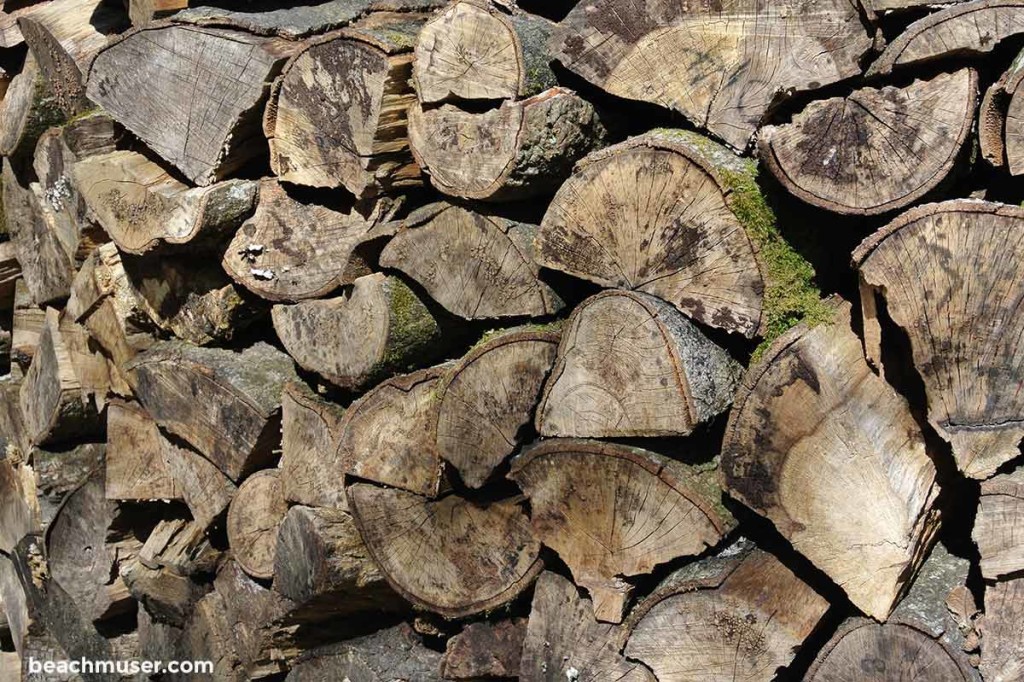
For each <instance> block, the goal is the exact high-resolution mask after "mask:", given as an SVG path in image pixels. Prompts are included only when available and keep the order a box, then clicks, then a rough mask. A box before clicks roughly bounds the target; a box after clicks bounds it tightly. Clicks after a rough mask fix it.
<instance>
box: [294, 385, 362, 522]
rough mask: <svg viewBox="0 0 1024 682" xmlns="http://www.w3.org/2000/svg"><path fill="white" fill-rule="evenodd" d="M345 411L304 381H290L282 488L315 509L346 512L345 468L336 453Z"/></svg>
mask: <svg viewBox="0 0 1024 682" xmlns="http://www.w3.org/2000/svg"><path fill="white" fill-rule="evenodd" d="M344 414H345V410H344V408H342V407H341V406H339V405H336V404H334V403H332V402H329V401H327V400H324V399H322V398H320V397H319V396H318V395H316V394H315V393H314V392H313V391H312V390H310V389H309V387H308V386H306V384H304V383H302V382H289V383H288V384H286V385H285V387H284V395H283V396H282V397H281V415H282V417H281V463H280V469H281V490H282V493H283V494H284V498H285V499H286V500H288V501H289V502H293V503H295V504H303V505H308V506H311V507H336V508H339V509H348V502H347V501H346V499H345V466H344V463H343V461H342V458H341V456H340V454H339V453H338V439H339V438H340V436H341V422H342V419H343V418H344Z"/></svg>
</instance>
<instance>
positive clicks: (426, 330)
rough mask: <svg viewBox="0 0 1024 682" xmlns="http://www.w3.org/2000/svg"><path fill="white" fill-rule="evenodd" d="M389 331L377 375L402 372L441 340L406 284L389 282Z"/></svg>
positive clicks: (427, 311)
mask: <svg viewBox="0 0 1024 682" xmlns="http://www.w3.org/2000/svg"><path fill="white" fill-rule="evenodd" d="M388 290H389V293H390V296H391V328H390V332H389V334H388V342H387V347H386V349H385V354H384V358H383V360H381V362H380V363H378V367H376V368H374V371H373V372H372V373H373V374H377V373H378V372H386V371H393V370H397V369H401V368H403V367H404V366H406V365H408V364H409V361H410V360H412V359H414V358H415V357H416V355H417V354H420V353H422V352H423V351H424V350H425V349H426V348H428V347H429V346H430V345H432V344H434V343H435V342H437V340H438V339H440V337H441V329H440V327H438V326H437V321H436V320H435V319H434V316H433V315H431V314H430V311H429V310H427V307H426V306H425V305H423V302H422V301H421V300H420V299H419V297H417V296H416V294H415V293H414V292H413V290H412V289H410V288H409V287H408V286H407V285H406V284H405V282H402V281H401V280H400V279H397V278H391V279H390V281H389V286H388Z"/></svg>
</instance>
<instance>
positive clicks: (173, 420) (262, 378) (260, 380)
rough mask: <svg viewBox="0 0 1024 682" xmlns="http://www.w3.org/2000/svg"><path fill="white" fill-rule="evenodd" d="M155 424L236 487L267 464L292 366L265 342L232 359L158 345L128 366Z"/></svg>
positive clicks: (227, 354)
mask: <svg viewBox="0 0 1024 682" xmlns="http://www.w3.org/2000/svg"><path fill="white" fill-rule="evenodd" d="M127 369H128V371H129V372H130V373H132V374H133V375H134V380H135V385H136V387H137V388H136V394H137V396H138V398H139V402H140V403H142V406H143V407H144V408H146V411H147V412H149V414H150V415H152V417H153V419H155V420H156V422H157V423H158V424H159V425H160V426H162V427H163V428H165V429H167V430H168V431H170V432H171V433H172V434H174V435H176V436H178V437H179V438H182V439H184V440H185V441H186V442H188V443H189V444H190V445H192V446H193V447H194V448H196V449H197V450H198V451H199V452H201V453H202V454H203V455H204V456H205V457H207V458H208V459H209V460H210V461H211V462H213V463H214V464H215V465H217V467H218V468H219V469H220V470H221V471H223V472H224V473H225V474H226V475H227V476H228V478H230V479H231V480H233V481H237V480H238V479H240V478H241V477H243V476H244V475H246V474H247V473H250V472H252V471H254V470H255V469H258V468H259V467H260V466H261V465H263V464H265V463H266V462H268V461H269V460H270V459H271V458H272V455H273V449H274V448H275V447H276V446H277V440H278V438H279V436H280V428H281V421H280V417H281V390H282V388H284V385H285V383H287V382H288V381H294V380H296V379H297V377H296V376H295V369H294V366H293V365H292V362H291V359H290V358H289V357H288V356H287V355H285V354H284V353H282V352H280V351H278V350H276V349H275V348H273V347H271V346H268V345H267V344H265V343H257V344H256V345H254V346H252V347H250V348H248V349H246V350H245V351H243V352H240V353H236V352H233V351H230V350H225V349H221V348H200V347H197V346H193V345H191V344H187V343H182V342H179V341H165V342H161V343H158V344H157V345H155V346H154V347H153V348H151V349H150V350H148V351H146V352H145V353H142V354H140V355H138V356H137V357H136V358H135V359H134V360H132V361H131V362H130V363H128V365H127Z"/></svg>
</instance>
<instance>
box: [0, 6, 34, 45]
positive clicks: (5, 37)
mask: <svg viewBox="0 0 1024 682" xmlns="http://www.w3.org/2000/svg"><path fill="white" fill-rule="evenodd" d="M38 4H39V0H28V2H8V3H5V4H3V5H0V47H2V48H4V49H10V48H12V47H18V46H19V45H23V44H24V43H25V36H24V35H22V33H21V28H20V27H19V26H18V20H19V19H21V17H23V16H25V15H26V14H28V13H30V12H32V11H33V10H34V9H35V6H36V5H38Z"/></svg>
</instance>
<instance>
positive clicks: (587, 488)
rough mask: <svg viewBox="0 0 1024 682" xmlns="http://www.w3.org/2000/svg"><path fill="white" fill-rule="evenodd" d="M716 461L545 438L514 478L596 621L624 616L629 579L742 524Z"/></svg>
mask: <svg viewBox="0 0 1024 682" xmlns="http://www.w3.org/2000/svg"><path fill="white" fill-rule="evenodd" d="M717 464H718V463H717V461H716V462H713V463H712V464H710V465H701V466H689V465H685V464H683V463H681V462H676V461H673V460H670V459H668V458H666V457H662V456H660V455H656V454H654V453H652V452H647V451H645V450H640V449H639V448H631V447H627V446H624V445H614V444H611V443H601V442H598V441H584V440H549V441H542V442H541V443H540V444H538V445H536V446H533V447H531V448H529V449H527V450H526V451H525V452H523V454H521V455H519V456H518V457H516V459H515V460H514V461H513V463H512V471H511V472H510V473H509V477H510V478H511V479H512V480H514V481H515V482H516V483H517V484H519V487H520V488H522V489H523V491H524V492H525V493H526V495H527V497H529V498H530V509H531V520H532V523H533V529H534V532H535V533H536V535H537V537H538V538H540V541H541V542H543V543H544V544H545V545H546V546H548V547H551V548H552V549H554V550H555V551H556V552H558V555H559V556H560V557H561V558H562V560H563V561H564V562H565V563H566V564H568V566H569V569H570V570H571V571H572V575H573V578H574V579H575V582H576V584H577V585H579V586H581V587H584V588H586V589H587V591H588V592H589V593H590V598H591V600H593V602H594V615H595V617H596V618H597V619H598V620H600V621H605V622H610V623H619V622H621V621H622V618H623V615H624V614H625V612H626V606H627V604H628V603H629V600H630V597H631V595H632V592H633V584H632V583H631V582H630V581H629V578H632V577H635V576H642V575H646V574H649V573H651V572H652V571H653V570H654V568H655V567H656V566H658V565H659V564H664V563H666V562H669V561H672V560H673V559H677V558H679V557H685V556H696V555H698V554H701V553H702V552H704V550H706V549H707V548H708V547H713V546H714V545H716V544H718V542H719V541H721V539H722V538H723V536H725V535H726V534H727V533H728V532H729V531H731V530H732V529H733V528H734V527H735V525H736V522H735V520H734V519H733V518H732V515H731V514H730V513H729V512H728V511H727V510H726V509H725V507H724V506H723V503H722V493H721V490H720V489H719V488H718V485H717V481H716V476H717V473H718V470H717Z"/></svg>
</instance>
